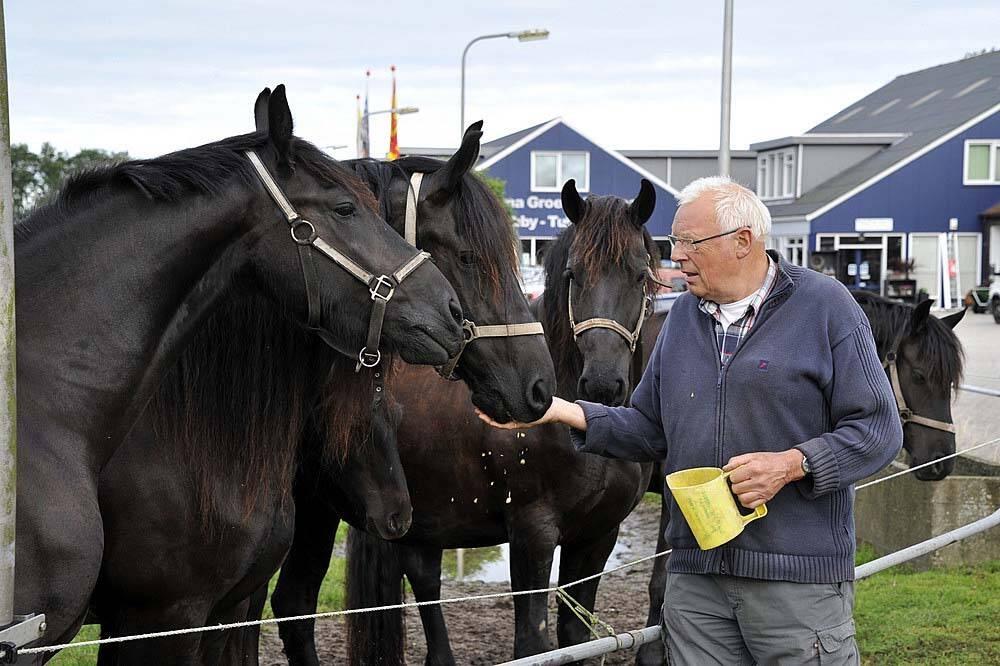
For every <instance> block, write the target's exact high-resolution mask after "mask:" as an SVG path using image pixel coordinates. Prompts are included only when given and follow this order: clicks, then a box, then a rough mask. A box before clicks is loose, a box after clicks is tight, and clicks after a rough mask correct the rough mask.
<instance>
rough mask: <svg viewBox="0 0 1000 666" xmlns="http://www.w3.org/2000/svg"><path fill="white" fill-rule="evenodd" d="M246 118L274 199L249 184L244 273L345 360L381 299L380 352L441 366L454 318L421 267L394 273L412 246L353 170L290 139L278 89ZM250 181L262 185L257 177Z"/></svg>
mask: <svg viewBox="0 0 1000 666" xmlns="http://www.w3.org/2000/svg"><path fill="white" fill-rule="evenodd" d="M255 118H256V121H257V131H258V132H260V133H264V134H265V135H266V144H265V145H264V146H263V147H262V148H261V149H260V151H259V153H260V155H259V156H260V159H261V161H262V162H263V165H264V167H265V168H266V171H267V172H268V173H269V174H270V175H271V177H273V179H274V181H275V182H276V186H277V188H278V189H280V193H278V194H277V195H276V194H274V193H273V192H270V193H269V192H268V190H267V189H266V188H265V187H259V186H257V184H256V183H255V184H254V187H255V189H256V190H258V191H259V195H258V196H256V197H255V199H254V201H253V202H252V204H251V206H252V207H251V209H250V210H246V211H243V212H242V214H243V215H245V216H246V217H247V218H250V219H251V221H252V223H253V224H254V226H253V230H252V233H251V234H250V236H251V237H252V238H250V239H249V242H250V244H251V247H250V256H251V261H250V270H251V272H252V274H253V276H254V277H255V278H256V279H258V280H259V281H260V282H261V283H262V284H263V286H264V288H265V289H268V290H269V291H270V292H271V293H272V294H273V295H274V296H275V297H276V298H277V299H278V300H279V302H281V303H282V304H283V305H284V306H285V307H286V308H287V309H288V310H289V311H290V312H291V313H292V314H293V315H294V316H295V317H296V318H297V319H298V320H299V321H302V322H306V321H308V322H309V325H310V327H317V328H319V329H322V331H324V332H325V333H324V339H326V340H327V342H328V343H329V344H331V345H332V346H334V347H336V348H337V349H338V350H340V351H341V352H343V353H345V354H348V355H351V356H354V357H355V358H357V357H358V350H360V349H362V348H364V347H365V345H366V337H368V336H367V334H368V329H369V320H370V317H371V315H372V313H373V311H374V308H375V307H376V305H379V306H381V304H380V303H379V302H378V301H379V300H380V299H381V300H382V301H387V302H384V305H385V318H384V322H383V324H382V332H383V335H384V338H385V341H386V342H387V343H388V345H387V346H388V347H390V348H394V349H395V350H397V351H398V352H399V353H400V355H401V356H402V357H403V358H404V359H406V360H407V361H409V362H411V363H420V364H434V365H439V364H441V363H443V362H445V361H446V360H447V359H448V357H450V356H451V355H452V354H454V353H456V352H457V351H458V349H459V348H460V345H461V342H462V328H461V322H462V319H463V316H462V309H461V305H460V304H459V302H458V298H457V296H456V295H455V291H454V290H453V289H452V287H451V285H449V284H448V282H447V280H445V279H444V276H442V275H441V273H440V272H439V271H438V270H437V269H436V268H435V267H434V266H433V265H432V264H431V263H430V262H424V263H420V264H418V265H417V266H416V268H413V265H412V264H411V265H410V266H409V268H410V269H412V272H408V271H407V269H406V268H403V267H404V266H406V265H407V264H408V262H410V261H411V260H413V259H415V257H416V255H417V252H416V250H414V248H413V247H411V246H409V245H407V244H406V242H405V241H404V240H403V239H402V238H400V237H399V235H398V234H396V233H395V232H393V230H392V229H391V228H390V227H389V226H388V225H387V224H386V223H385V222H384V221H383V220H382V219H381V218H380V217H379V215H378V213H377V203H376V201H375V199H374V197H373V196H372V195H371V193H370V191H369V190H368V189H367V188H366V187H365V186H364V184H363V183H361V181H360V180H359V179H358V178H357V177H356V176H354V174H353V173H351V172H350V171H349V170H348V169H346V168H344V167H343V166H341V165H340V164H339V163H337V162H336V161H335V160H332V159H330V158H329V157H327V156H326V155H325V154H323V153H322V152H321V151H320V150H318V149H317V148H316V147H315V146H313V145H311V144H309V143H307V142H305V141H303V140H301V139H297V138H295V137H293V136H292V114H291V111H290V110H289V108H288V102H287V100H286V97H285V89H284V86H278V87H277V88H276V89H275V90H274V92H273V93H270V92H269V91H267V90H265V91H264V92H262V93H261V95H260V97H258V100H257V104H256V107H255ZM258 174H260V171H259V169H258ZM260 179H261V181H264V182H265V183H266V176H265V175H260ZM282 197H284V198H285V199H287V203H288V204H290V207H291V209H286V208H285V206H283V205H281V203H280V200H281V198H282ZM296 216H298V217H296ZM282 218H285V220H287V222H288V223H286V222H284V221H283V222H280V223H279V222H278V220H280V219H282ZM289 227H291V235H289V231H290V229H289ZM401 269H402V270H401ZM379 276H385V277H384V278H379ZM376 280H377V282H376ZM367 351H368V352H371V353H372V354H375V352H376V350H374V349H370V350H367Z"/></svg>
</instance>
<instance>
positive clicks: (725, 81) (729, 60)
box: [719, 0, 733, 176]
mask: <svg viewBox="0 0 1000 666" xmlns="http://www.w3.org/2000/svg"><path fill="white" fill-rule="evenodd" d="M732 89H733V0H726V9H725V19H724V24H723V28H722V113H721V116H722V118H721V123H720V124H721V127H720V128H719V175H720V176H728V175H729V116H730V112H731V107H732Z"/></svg>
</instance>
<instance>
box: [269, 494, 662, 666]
mask: <svg viewBox="0 0 1000 666" xmlns="http://www.w3.org/2000/svg"><path fill="white" fill-rule="evenodd" d="M658 526H659V507H658V505H654V504H652V503H650V502H642V503H640V504H639V506H638V507H636V510H635V511H633V512H632V515H630V516H629V517H628V518H627V519H626V520H625V522H624V523H623V524H622V530H621V533H620V535H619V537H618V539H619V543H620V544H622V545H624V546H627V548H628V550H627V551H626V552H625V553H624V554H623V556H622V559H623V561H630V560H635V559H638V558H640V557H644V556H646V555H651V554H653V553H654V552H655V550H656V533H657V530H658ZM651 570H652V562H644V563H642V564H639V565H636V566H635V567H631V568H628V569H624V570H622V571H617V572H615V573H611V574H608V575H606V576H605V577H604V580H603V581H602V582H601V585H600V587H599V588H598V592H597V614H598V616H599V617H600V618H601V619H602V620H604V621H605V622H607V623H608V624H610V625H611V626H612V627H613V628H614V629H615V630H616V631H618V632H622V631H628V630H631V629H639V628H642V627H644V626H645V624H646V615H647V612H648V606H649V598H648V596H647V592H646V586H647V584H648V582H649V575H650V572H651ZM509 589H510V586H509V584H507V583H476V582H464V583H458V582H455V581H450V580H446V581H444V583H443V585H442V591H441V594H442V597H445V598H450V597H460V596H466V595H474V594H487V593H492V592H502V591H507V590H509ZM408 600H412V597H410V598H408ZM549 612H550V615H549V626H550V634H551V636H550V639H551V641H552V643H553V645H554V644H555V626H556V623H555V599H554V596H550V599H549ZM444 616H445V620H446V621H447V623H448V632H449V634H450V636H451V645H452V650H453V651H454V653H455V660H456V661H457V662H458V663H459V664H470V665H474V666H479V665H482V664H495V663H498V662H503V661H507V660H509V659H512V658H513V654H514V653H513V645H514V604H513V601H512V600H511V599H509V598H506V599H491V600H486V601H475V602H468V603H462V604H447V605H445V606H444ZM406 630H407V662H408V663H410V664H422V663H423V661H424V655H425V651H426V648H425V644H424V636H423V632H422V630H421V626H420V618H419V616H418V615H417V612H416V610H412V611H408V612H407V615H406ZM316 634H317V635H316V644H317V647H318V649H319V657H320V660H321V661H322V663H324V664H342V663H344V662H345V660H346V658H345V655H346V649H345V632H344V625H343V621H342V620H340V619H339V618H335V619H331V620H320V621H318V622H317V625H316ZM260 655H261V664H262V665H264V666H272V665H278V664H285V663H287V662H286V661H285V658H284V654H283V653H282V651H281V641H280V640H279V639H278V632H277V630H276V629H273V628H272V627H265V628H264V631H263V633H262V636H261V647H260ZM634 659H635V657H634V654H631V653H627V652H621V653H617V654H613V655H608V657H607V660H606V661H605V663H606V664H631V663H634ZM592 661H593V663H595V664H599V663H600V659H596V660H592Z"/></svg>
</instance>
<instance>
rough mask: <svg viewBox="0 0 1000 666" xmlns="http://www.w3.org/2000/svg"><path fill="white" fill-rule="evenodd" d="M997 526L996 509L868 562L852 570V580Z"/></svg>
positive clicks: (999, 520) (999, 522) (998, 512)
mask: <svg viewBox="0 0 1000 666" xmlns="http://www.w3.org/2000/svg"><path fill="white" fill-rule="evenodd" d="M997 525H1000V509H997V510H996V511H994V512H993V513H991V514H990V515H988V516H986V517H985V518H980V519H979V520H977V521H976V522H974V523H969V524H968V525H963V526H962V527H959V528H958V529H955V530H952V531H951V532H945V533H944V534H941V535H939V536H936V537H934V538H932V539H928V540H927V541H922V542H920V543H918V544H915V545H913V546H910V547H909V548H904V549H903V550H897V551H896V552H895V553H890V554H889V555H886V556H885V557H880V558H879V559H877V560H873V561H871V562H868V563H867V564H862V565H861V566H860V567H857V568H855V569H854V578H855V579H857V580H860V579H862V578H867V577H868V576H871V575H872V574H876V573H878V572H879V571H882V570H883V569H888V568H889V567H894V566H896V565H897V564H902V563H903V562H908V561H910V560H912V559H916V558H918V557H920V556H921V555H926V554H927V553H931V552H934V551H935V550H938V549H940V548H944V547H945V546H949V545H951V544H953V543H955V542H956V541H961V540H962V539H965V538H968V537H970V536H972V535H974V534H979V533H980V532H985V531H986V530H988V529H990V528H992V527H996V526H997Z"/></svg>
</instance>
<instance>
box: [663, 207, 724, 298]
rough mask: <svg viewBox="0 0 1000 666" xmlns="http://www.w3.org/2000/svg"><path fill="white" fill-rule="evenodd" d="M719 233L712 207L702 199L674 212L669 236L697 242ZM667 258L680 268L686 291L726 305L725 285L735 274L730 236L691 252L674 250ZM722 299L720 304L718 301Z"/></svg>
mask: <svg viewBox="0 0 1000 666" xmlns="http://www.w3.org/2000/svg"><path fill="white" fill-rule="evenodd" d="M719 232H720V229H719V225H718V223H717V222H716V221H715V203H714V202H713V201H712V197H711V196H708V195H703V196H700V197H698V198H697V199H695V200H694V201H692V202H691V203H689V204H684V205H683V206H681V207H680V208H678V209H677V214H676V215H674V225H673V228H672V231H671V233H673V235H674V236H677V237H678V238H681V239H686V240H698V239H701V238H707V237H709V236H714V235H716V234H718V233H719ZM670 258H671V259H672V260H673V261H676V262H678V263H679V264H680V265H681V270H682V271H683V272H684V280H685V281H686V282H687V286H688V289H689V290H690V291H691V293H692V294H694V295H695V296H697V297H698V298H707V299H709V300H712V301H716V302H719V303H724V302H728V301H727V300H726V297H727V295H728V294H726V293H725V290H724V285H725V284H726V282H727V281H728V280H727V278H730V277H731V276H732V275H733V274H734V273H735V272H736V271H737V270H738V259H737V257H736V247H735V243H734V242H733V236H722V237H720V238H715V239H713V240H710V241H706V242H704V243H698V244H697V245H695V246H694V248H693V249H688V248H685V247H681V246H675V247H674V249H673V250H672V251H671V253H670ZM720 299H722V300H720Z"/></svg>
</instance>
